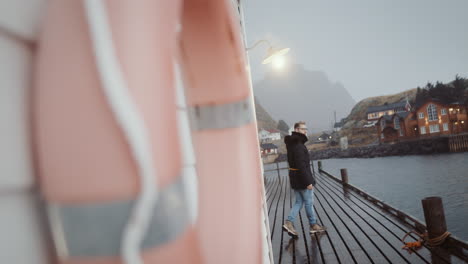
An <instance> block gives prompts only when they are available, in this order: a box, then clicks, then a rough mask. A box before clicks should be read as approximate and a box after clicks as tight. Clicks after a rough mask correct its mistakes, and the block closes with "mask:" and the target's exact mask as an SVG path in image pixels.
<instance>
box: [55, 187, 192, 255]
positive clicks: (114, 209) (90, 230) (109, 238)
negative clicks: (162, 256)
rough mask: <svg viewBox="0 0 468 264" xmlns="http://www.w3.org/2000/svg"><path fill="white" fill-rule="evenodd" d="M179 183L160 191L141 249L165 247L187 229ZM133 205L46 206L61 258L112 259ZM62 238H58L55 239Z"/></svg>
mask: <svg viewBox="0 0 468 264" xmlns="http://www.w3.org/2000/svg"><path fill="white" fill-rule="evenodd" d="M183 184H184V183H183V181H182V180H181V178H179V179H178V180H177V181H176V182H174V183H173V184H170V185H168V186H166V187H165V188H164V189H163V190H160V197H159V199H158V201H157V202H156V205H155V207H154V209H153V211H154V213H153V217H152V220H151V223H150V225H149V230H148V232H147V234H146V237H145V239H144V241H143V244H142V246H141V247H142V249H148V248H152V247H157V246H160V245H162V244H165V243H169V242H171V241H172V240H174V239H176V238H177V237H178V236H180V234H182V233H183V232H185V231H186V229H187V227H188V226H189V225H190V217H189V214H188V212H189V211H188V208H187V199H186V197H185V193H184V186H183ZM133 204H134V201H133V200H132V201H128V200H127V201H119V202H108V203H96V204H86V205H62V204H58V203H49V211H50V213H51V216H52V219H51V221H52V224H53V226H54V228H59V230H60V232H58V233H55V234H54V238H55V239H58V240H59V241H63V242H64V243H65V245H62V246H63V250H65V251H66V252H60V255H61V256H62V257H102V256H116V255H119V252H120V246H121V245H120V241H121V237H122V230H124V228H125V225H126V223H127V221H128V217H129V215H130V213H131V210H132V206H133ZM57 236H62V237H57Z"/></svg>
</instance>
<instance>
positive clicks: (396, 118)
mask: <svg viewBox="0 0 468 264" xmlns="http://www.w3.org/2000/svg"><path fill="white" fill-rule="evenodd" d="M393 124H394V125H395V129H399V128H400V118H398V117H395V119H394V120H393Z"/></svg>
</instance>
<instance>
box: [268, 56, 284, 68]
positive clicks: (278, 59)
mask: <svg viewBox="0 0 468 264" xmlns="http://www.w3.org/2000/svg"><path fill="white" fill-rule="evenodd" d="M271 63H272V64H273V68H275V69H277V70H281V69H283V68H284V64H285V58H284V56H275V57H274V58H273V59H272V61H271Z"/></svg>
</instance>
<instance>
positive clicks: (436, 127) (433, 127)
mask: <svg viewBox="0 0 468 264" xmlns="http://www.w3.org/2000/svg"><path fill="white" fill-rule="evenodd" d="M437 132H440V128H439V124H436V125H430V126H429V133H437Z"/></svg>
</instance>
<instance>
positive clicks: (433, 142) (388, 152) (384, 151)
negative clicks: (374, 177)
mask: <svg viewBox="0 0 468 264" xmlns="http://www.w3.org/2000/svg"><path fill="white" fill-rule="evenodd" d="M449 151H450V149H449V144H448V138H447V137H438V138H428V139H421V140H413V141H404V142H397V143H393V144H380V145H373V146H364V147H354V148H349V149H347V150H341V149H340V148H333V149H326V150H319V151H310V157H311V159H312V160H321V159H332V158H334V159H336V158H375V157H387V156H406V155H429V154H437V153H448V152H449ZM286 158H287V157H286V154H281V155H280V156H279V157H278V158H277V159H276V162H282V161H286Z"/></svg>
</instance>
